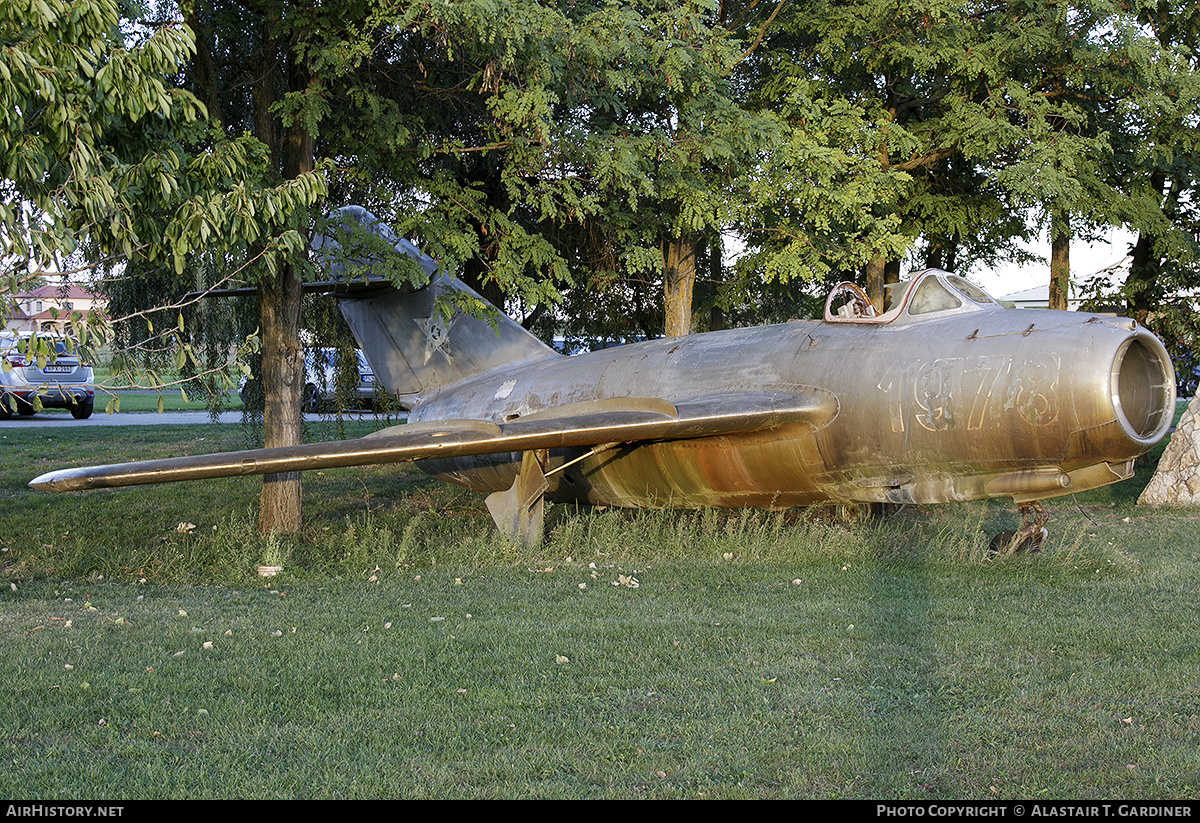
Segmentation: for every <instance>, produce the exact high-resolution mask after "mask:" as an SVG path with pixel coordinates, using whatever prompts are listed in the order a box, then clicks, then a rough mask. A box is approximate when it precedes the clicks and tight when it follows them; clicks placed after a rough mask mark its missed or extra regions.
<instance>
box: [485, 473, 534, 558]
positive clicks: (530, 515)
mask: <svg viewBox="0 0 1200 823" xmlns="http://www.w3.org/2000/svg"><path fill="white" fill-rule="evenodd" d="M548 457H549V451H548V450H546V449H536V450H532V451H527V452H524V453H523V454H522V456H521V471H520V472H519V473H518V474H517V479H516V480H514V481H513V484H512V488H510V489H509V490H508V491H506V492H493V493H492V494H489V495H488V496H487V500H486V501H484V502H486V503H487V507H488V511H489V512H490V513H491V515H492V520H494V521H495V522H496V528H498V529H499V530H500V533H501V534H503V535H506V536H507V537H509V538H510V539H511V540H512V541H513V542H515V543H517V544H519V545H521V546H523V547H524V548H527V549H532V548H537V546H539V545H540V544H541V542H542V530H543V523H544V521H545V517H546V499H545V497H544V495H545V493H546V490H547V489H548V488H550V484H549V483H547V482H546V475H545V473H544V471H543V467H544V464H545V461H546V460H547V459H548Z"/></svg>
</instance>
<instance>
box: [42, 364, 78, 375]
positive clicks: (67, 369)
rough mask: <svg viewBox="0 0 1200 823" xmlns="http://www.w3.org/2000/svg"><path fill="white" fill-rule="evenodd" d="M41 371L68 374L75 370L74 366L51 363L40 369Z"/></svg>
mask: <svg viewBox="0 0 1200 823" xmlns="http://www.w3.org/2000/svg"><path fill="white" fill-rule="evenodd" d="M42 371H43V372H44V373H46V374H70V373H71V372H73V371H75V367H74V366H55V365H51V366H47V367H46V368H44V369H42Z"/></svg>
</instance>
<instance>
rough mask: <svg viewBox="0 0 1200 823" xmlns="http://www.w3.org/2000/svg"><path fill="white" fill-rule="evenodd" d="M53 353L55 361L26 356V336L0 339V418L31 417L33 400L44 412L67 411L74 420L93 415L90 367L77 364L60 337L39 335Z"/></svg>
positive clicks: (73, 353)
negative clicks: (37, 401) (35, 399)
mask: <svg viewBox="0 0 1200 823" xmlns="http://www.w3.org/2000/svg"><path fill="white" fill-rule="evenodd" d="M39 337H40V339H41V340H42V341H45V343H46V344H47V347H48V348H51V349H52V350H53V351H54V352H55V357H54V358H53V361H54V362H51V358H49V357H46V356H44V355H41V356H39V355H36V354H35V355H27V354H25V353H24V352H25V351H27V350H28V348H29V335H25V336H22V337H15V336H5V337H0V357H2V358H3V359H4V362H3V363H0V419H7V418H9V417H12V414H13V412H14V411H15V412H17V413H18V414H25V415H28V414H33V412H34V406H33V403H34V398H35V397H36V398H38V400H40V401H41V404H42V407H43V408H47V409H68V410H70V412H71V416H72V417H74V418H75V419H76V420H86V419H87V418H89V417H91V416H92V409H93V407H94V403H95V394H96V390H95V386H93V382H94V380H95V378H94V376H93V374H92V367H91V366H89V365H88V364H86V363H83V362H81V361H80V359H79V357H78V355H77V354H76V353H75V352H74V351H73V348H74V347H73V346H72V347H70V348H71V349H72V350H71V351H68V345H67V341H66V340H64V339H63V338H61V337H52V336H50V335H40V336H39Z"/></svg>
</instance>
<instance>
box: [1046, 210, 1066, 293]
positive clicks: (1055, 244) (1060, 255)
mask: <svg viewBox="0 0 1200 823" xmlns="http://www.w3.org/2000/svg"><path fill="white" fill-rule="evenodd" d="M1070 288H1071V226H1070V222H1069V220H1068V218H1067V214H1066V212H1064V211H1062V210H1061V209H1055V210H1054V211H1053V213H1052V215H1051V217H1050V295H1049V306H1050V308H1052V309H1057V310H1058V311H1066V310H1067V308H1068V306H1069V294H1070Z"/></svg>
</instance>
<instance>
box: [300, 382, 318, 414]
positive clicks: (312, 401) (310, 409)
mask: <svg viewBox="0 0 1200 823" xmlns="http://www.w3.org/2000/svg"><path fill="white" fill-rule="evenodd" d="M300 409H301V411H304V412H307V413H308V414H316V413H317V412H319V411H320V410H321V393H320V392H319V391H317V387H316V386H314V385H313V384H312V383H306V384H305V385H304V398H303V399H302V400H301V401H300Z"/></svg>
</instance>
